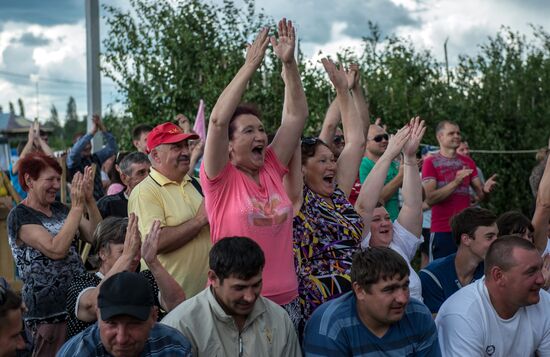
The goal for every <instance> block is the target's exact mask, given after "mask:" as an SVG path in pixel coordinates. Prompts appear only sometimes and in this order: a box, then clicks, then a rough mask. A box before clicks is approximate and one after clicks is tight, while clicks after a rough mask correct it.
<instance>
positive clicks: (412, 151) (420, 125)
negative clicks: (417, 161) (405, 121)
mask: <svg viewBox="0 0 550 357" xmlns="http://www.w3.org/2000/svg"><path fill="white" fill-rule="evenodd" d="M409 127H410V129H411V132H410V135H409V140H407V142H406V143H405V146H403V155H405V157H415V156H416V151H417V150H418V146H419V145H420V141H421V140H422V137H423V136H424V133H425V132H426V125H425V124H424V120H420V117H416V118H412V119H411V121H410V122H409Z"/></svg>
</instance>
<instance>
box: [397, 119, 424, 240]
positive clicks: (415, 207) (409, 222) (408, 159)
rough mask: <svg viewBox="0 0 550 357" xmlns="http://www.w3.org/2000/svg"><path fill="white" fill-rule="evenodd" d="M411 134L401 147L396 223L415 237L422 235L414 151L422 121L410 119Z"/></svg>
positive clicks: (419, 192)
mask: <svg viewBox="0 0 550 357" xmlns="http://www.w3.org/2000/svg"><path fill="white" fill-rule="evenodd" d="M410 128H411V134H410V136H409V140H408V141H407V143H406V144H405V146H404V147H403V166H404V168H403V190H402V193H403V207H401V211H399V216H397V221H398V222H399V223H400V224H401V225H402V226H403V227H404V228H405V229H406V230H408V231H409V232H411V233H412V234H414V236H415V237H420V235H421V234H422V183H421V181H420V175H419V174H418V164H417V162H416V151H417V150H418V146H419V145H420V141H421V140H422V137H423V136H424V133H425V132H426V126H425V125H424V121H420V118H419V117H416V118H413V119H411V122H410Z"/></svg>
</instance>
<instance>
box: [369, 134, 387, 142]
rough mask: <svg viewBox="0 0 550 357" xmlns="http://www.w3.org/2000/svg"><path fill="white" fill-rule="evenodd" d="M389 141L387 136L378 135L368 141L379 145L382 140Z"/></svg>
mask: <svg viewBox="0 0 550 357" xmlns="http://www.w3.org/2000/svg"><path fill="white" fill-rule="evenodd" d="M389 139H390V137H389V135H388V134H380V135H376V136H375V137H374V138H372V139H370V140H374V141H375V142H377V143H379V142H381V141H382V140H386V141H388V140H389Z"/></svg>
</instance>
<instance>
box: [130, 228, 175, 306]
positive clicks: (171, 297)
mask: <svg viewBox="0 0 550 357" xmlns="http://www.w3.org/2000/svg"><path fill="white" fill-rule="evenodd" d="M159 236H160V221H159V220H155V221H154V222H153V225H152V226H151V230H150V231H149V233H148V234H147V235H146V236H145V240H144V241H143V245H142V246H141V256H142V258H143V260H145V263H147V266H148V267H149V270H151V273H153V276H154V277H155V281H156V282H157V285H158V287H159V291H160V303H161V305H162V307H163V308H164V309H165V310H166V311H170V310H172V309H173V308H175V307H176V306H178V305H179V304H180V303H181V302H182V301H184V300H185V292H184V291H183V289H182V287H181V286H180V285H179V284H178V283H177V281H176V280H175V279H174V278H173V277H172V276H171V275H170V274H169V273H168V272H167V271H166V269H165V268H164V267H163V266H162V264H161V263H160V261H159V260H158V258H157V248H158V244H159Z"/></svg>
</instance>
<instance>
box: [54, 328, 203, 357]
mask: <svg viewBox="0 0 550 357" xmlns="http://www.w3.org/2000/svg"><path fill="white" fill-rule="evenodd" d="M191 355H192V352H191V343H190V342H189V340H187V338H186V337H185V336H183V335H182V334H181V333H180V332H179V331H178V330H176V329H174V328H172V327H170V326H166V325H161V324H159V323H155V325H154V326H153V328H152V329H151V331H150V332H149V338H148V339H147V341H146V342H145V346H144V347H143V351H142V352H141V354H140V357H150V356H151V357H153V356H154V357H163V356H166V357H169V356H170V357H171V356H191ZM73 356H80V357H92V356H97V357H103V356H111V355H110V354H109V352H107V351H106V350H105V347H103V343H102V342H101V338H100V336H99V326H98V324H97V323H95V324H94V325H92V326H90V327H88V328H87V329H86V330H84V331H82V332H81V333H79V334H78V335H76V336H73V337H72V338H71V339H70V340H69V341H67V342H65V344H64V345H63V347H61V349H60V350H59V352H57V357H73Z"/></svg>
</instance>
